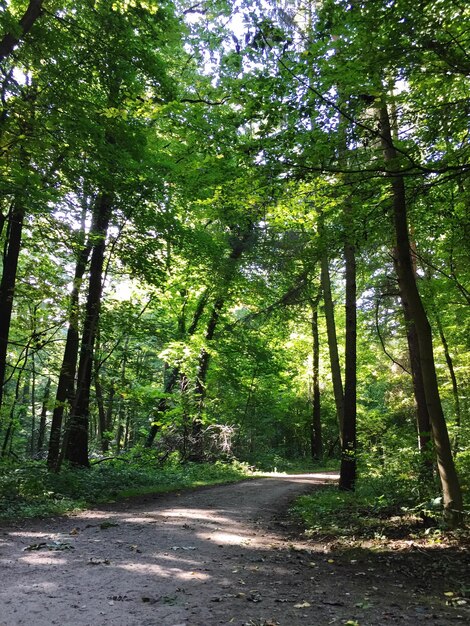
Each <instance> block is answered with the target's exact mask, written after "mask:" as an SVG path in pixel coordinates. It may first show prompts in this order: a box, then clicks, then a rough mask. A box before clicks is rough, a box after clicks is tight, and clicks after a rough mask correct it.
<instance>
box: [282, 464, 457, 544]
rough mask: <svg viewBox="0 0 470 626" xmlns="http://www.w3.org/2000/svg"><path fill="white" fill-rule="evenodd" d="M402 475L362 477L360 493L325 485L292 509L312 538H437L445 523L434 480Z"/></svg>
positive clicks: (300, 499) (359, 483)
mask: <svg viewBox="0 0 470 626" xmlns="http://www.w3.org/2000/svg"><path fill="white" fill-rule="evenodd" d="M418 485H419V482H418V481H417V480H416V479H415V478H414V479H413V478H409V477H405V476H403V475H397V474H395V473H393V474H385V475H382V476H374V475H369V476H364V477H362V478H361V479H360V480H359V481H358V483H357V487H356V491H355V492H354V493H352V492H344V491H339V490H338V488H337V487H326V488H324V489H321V490H319V491H316V492H315V493H313V494H310V495H306V496H301V497H300V498H299V499H298V500H297V501H296V503H295V506H294V508H293V513H294V515H295V516H296V517H298V518H300V520H301V521H302V523H303V524H304V526H305V527H306V533H307V535H308V536H310V537H312V538H322V539H326V538H329V539H333V540H340V541H341V540H344V541H346V542H348V541H351V540H353V541H354V540H364V539H366V540H387V539H391V540H394V539H410V538H418V537H427V538H429V539H431V540H436V539H437V538H440V537H441V536H442V533H443V531H444V530H445V527H444V525H443V522H442V518H441V501H440V498H438V497H437V496H438V489H437V486H436V485H434V484H429V485H427V486H426V487H425V488H424V489H423V488H422V487H421V489H420V490H419V489H418Z"/></svg>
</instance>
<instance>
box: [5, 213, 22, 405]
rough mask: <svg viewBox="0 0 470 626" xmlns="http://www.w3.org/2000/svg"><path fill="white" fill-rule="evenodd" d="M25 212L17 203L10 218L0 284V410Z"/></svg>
mask: <svg viewBox="0 0 470 626" xmlns="http://www.w3.org/2000/svg"><path fill="white" fill-rule="evenodd" d="M24 216H25V211H24V207H23V205H22V204H20V203H18V202H15V204H14V205H13V207H12V209H11V212H10V216H9V226H8V233H7V244H6V250H5V255H4V259H3V272H2V279H1V282H0V409H1V407H2V403H3V392H4V385H5V376H6V368H7V362H6V358H7V350H8V336H9V334H10V325H11V316H12V311H13V297H14V294H15V284H16V273H17V269H18V258H19V255H20V249H21V234H22V231H23V221H24Z"/></svg>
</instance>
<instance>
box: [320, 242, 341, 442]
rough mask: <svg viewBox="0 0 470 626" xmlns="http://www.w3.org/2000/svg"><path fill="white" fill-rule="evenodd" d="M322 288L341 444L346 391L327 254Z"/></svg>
mask: <svg viewBox="0 0 470 626" xmlns="http://www.w3.org/2000/svg"><path fill="white" fill-rule="evenodd" d="M321 286H322V291H323V304H324V308H325V319H326V332H327V336H328V350H329V353H330V367H331V378H332V382H333V394H334V397H335V406H336V417H337V420H338V433H339V438H340V444H341V443H342V437H343V419H344V391H343V381H342V379H341V366H340V362H339V353H338V337H337V334H336V323H335V310H334V304H333V298H332V296H331V281H330V270H329V267H328V256H327V255H326V254H323V255H322V258H321Z"/></svg>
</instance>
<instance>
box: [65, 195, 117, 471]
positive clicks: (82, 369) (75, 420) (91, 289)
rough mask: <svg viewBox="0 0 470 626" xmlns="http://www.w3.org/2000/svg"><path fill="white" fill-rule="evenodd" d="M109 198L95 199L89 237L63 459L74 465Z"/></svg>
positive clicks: (81, 450) (83, 445) (80, 451)
mask: <svg viewBox="0 0 470 626" xmlns="http://www.w3.org/2000/svg"><path fill="white" fill-rule="evenodd" d="M111 206H112V197H111V196H110V195H109V194H106V193H102V194H100V196H99V197H98V199H97V202H96V205H95V207H94V211H93V224H92V228H91V236H92V241H93V248H92V252H91V261H90V278H89V285H88V298H87V302H86V307H85V321H84V325H83V335H82V340H81V347H80V360H79V364H78V375H77V391H76V395H75V400H74V404H73V407H72V411H71V414H70V418H69V424H68V430H67V434H66V441H65V442H64V458H65V459H66V460H67V461H69V463H71V464H72V465H75V466H77V467H88V466H89V460H88V428H89V402H90V386H91V379H92V371H93V354H94V346H95V339H96V332H97V328H98V322H99V315H100V307H101V294H102V278H103V263H104V252H105V248H106V235H107V232H108V225H109V220H110V216H111Z"/></svg>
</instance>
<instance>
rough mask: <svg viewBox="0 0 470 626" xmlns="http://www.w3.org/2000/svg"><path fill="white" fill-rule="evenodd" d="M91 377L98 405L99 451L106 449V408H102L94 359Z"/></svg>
mask: <svg viewBox="0 0 470 626" xmlns="http://www.w3.org/2000/svg"><path fill="white" fill-rule="evenodd" d="M93 378H94V382H95V394H96V404H97V407H98V439H99V440H100V445H101V452H103V453H106V452H107V451H108V448H109V446H108V440H107V438H106V436H105V432H106V410H105V408H104V398H103V387H102V386H101V380H100V372H99V367H98V362H97V361H96V359H94V367H93Z"/></svg>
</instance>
